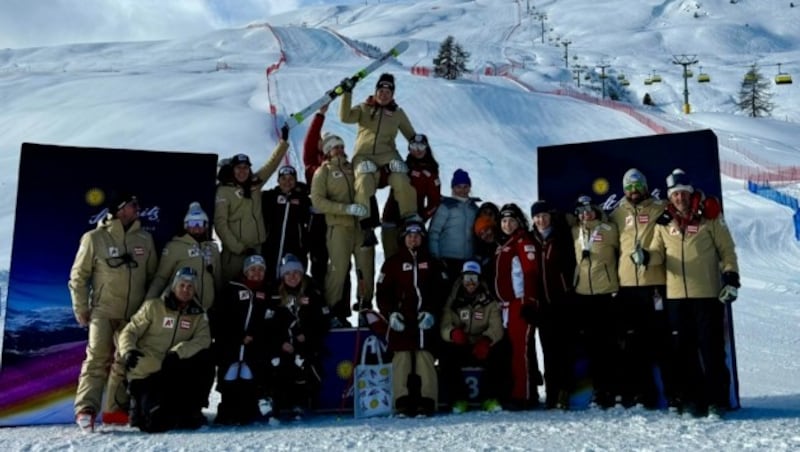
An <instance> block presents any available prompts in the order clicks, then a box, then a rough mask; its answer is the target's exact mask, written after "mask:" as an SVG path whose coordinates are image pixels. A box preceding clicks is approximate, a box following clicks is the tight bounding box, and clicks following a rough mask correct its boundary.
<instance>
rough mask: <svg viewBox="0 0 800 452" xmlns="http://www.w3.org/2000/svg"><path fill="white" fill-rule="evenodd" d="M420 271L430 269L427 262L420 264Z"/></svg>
mask: <svg viewBox="0 0 800 452" xmlns="http://www.w3.org/2000/svg"><path fill="white" fill-rule="evenodd" d="M419 269H420V270H427V269H428V263H427V262H420V263H419Z"/></svg>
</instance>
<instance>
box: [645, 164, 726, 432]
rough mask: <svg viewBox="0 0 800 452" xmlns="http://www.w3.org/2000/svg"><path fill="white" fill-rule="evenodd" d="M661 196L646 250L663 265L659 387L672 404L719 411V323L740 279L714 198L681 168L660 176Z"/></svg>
mask: <svg viewBox="0 0 800 452" xmlns="http://www.w3.org/2000/svg"><path fill="white" fill-rule="evenodd" d="M667 195H668V196H669V204H668V205H667V207H666V209H665V210H664V213H663V214H662V215H661V216H660V217H659V219H658V220H657V223H658V226H656V228H655V234H654V235H653V241H652V243H651V244H650V246H649V247H648V250H646V253H645V255H648V254H649V261H650V263H651V264H652V265H659V264H664V265H665V268H666V276H667V299H666V301H665V303H664V307H665V310H666V312H667V320H668V323H669V337H670V341H671V343H670V352H669V359H668V366H665V368H664V369H662V371H663V372H662V375H663V377H664V390H665V392H666V395H667V398H668V401H669V403H670V408H671V409H674V410H676V411H682V410H683V409H688V410H689V411H690V412H691V413H692V414H693V415H696V416H705V415H709V416H712V417H718V416H721V415H722V414H723V413H724V411H725V410H726V409H727V408H729V405H730V404H729V398H728V388H729V385H730V381H729V378H728V377H729V373H728V370H727V368H726V365H725V344H724V329H723V328H724V318H725V309H726V308H728V304H729V303H730V302H732V301H734V300H736V297H737V292H738V288H739V286H740V284H739V266H738V262H737V258H736V250H735V246H734V243H733V238H732V237H731V233H730V231H729V230H728V226H727V225H726V224H725V220H724V219H723V217H722V213H721V209H720V204H719V201H718V200H716V199H715V198H710V197H705V195H704V194H703V193H702V192H700V191H698V190H695V189H694V187H693V186H692V184H691V183H690V181H689V178H688V176H687V175H686V173H684V172H683V170H680V169H675V170H674V171H673V172H672V173H671V174H670V175H669V176H667Z"/></svg>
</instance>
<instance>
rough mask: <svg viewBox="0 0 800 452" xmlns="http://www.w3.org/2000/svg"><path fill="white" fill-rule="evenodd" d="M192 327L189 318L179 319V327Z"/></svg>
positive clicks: (184, 328) (185, 328)
mask: <svg viewBox="0 0 800 452" xmlns="http://www.w3.org/2000/svg"><path fill="white" fill-rule="evenodd" d="M191 327H192V321H191V320H189V319H181V329H182V330H188V329H190V328H191Z"/></svg>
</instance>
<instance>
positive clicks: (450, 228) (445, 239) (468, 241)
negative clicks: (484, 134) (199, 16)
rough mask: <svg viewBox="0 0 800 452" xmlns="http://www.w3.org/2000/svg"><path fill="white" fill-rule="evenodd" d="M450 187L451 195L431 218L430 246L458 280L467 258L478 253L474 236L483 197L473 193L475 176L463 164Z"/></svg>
mask: <svg viewBox="0 0 800 452" xmlns="http://www.w3.org/2000/svg"><path fill="white" fill-rule="evenodd" d="M450 187H451V190H452V194H451V196H445V197H444V198H443V199H442V204H441V205H440V206H439V208H438V209H436V213H434V214H433V218H432V219H431V227H430V231H429V234H428V236H429V241H428V246H429V249H430V251H431V255H433V257H435V258H437V259H439V260H441V261H442V264H443V265H444V267H445V271H446V272H447V277H448V278H452V279H450V281H454V280H456V279H457V278H458V277H459V275H460V274H461V266H462V265H464V262H465V261H466V260H467V259H471V258H472V257H473V256H474V254H475V250H474V248H473V243H472V238H473V236H474V232H473V227H474V223H475V216H476V215H477V213H478V204H477V201H480V199H477V198H472V197H470V196H469V192H470V190H471V189H472V180H470V178H469V173H467V172H466V171H464V170H462V169H461V168H459V169H457V170H455V172H453V179H452V180H451V182H450Z"/></svg>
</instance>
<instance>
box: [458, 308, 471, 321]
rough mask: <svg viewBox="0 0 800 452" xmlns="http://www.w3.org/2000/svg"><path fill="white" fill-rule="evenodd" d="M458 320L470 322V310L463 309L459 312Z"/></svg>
mask: <svg viewBox="0 0 800 452" xmlns="http://www.w3.org/2000/svg"><path fill="white" fill-rule="evenodd" d="M458 318H459V319H461V320H462V321H464V322H467V321H469V309H462V310H461V311H459V312H458Z"/></svg>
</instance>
